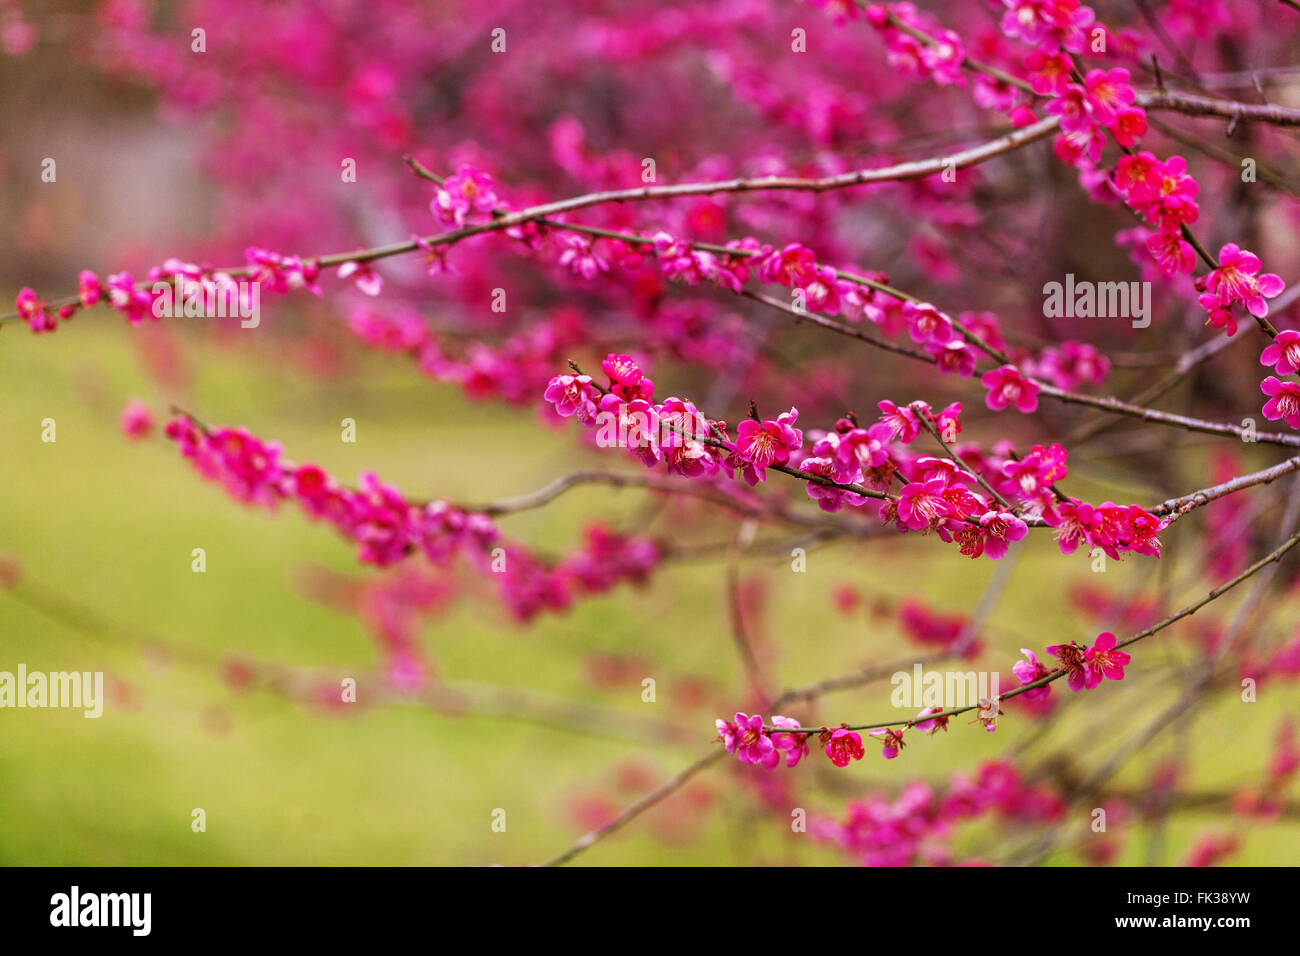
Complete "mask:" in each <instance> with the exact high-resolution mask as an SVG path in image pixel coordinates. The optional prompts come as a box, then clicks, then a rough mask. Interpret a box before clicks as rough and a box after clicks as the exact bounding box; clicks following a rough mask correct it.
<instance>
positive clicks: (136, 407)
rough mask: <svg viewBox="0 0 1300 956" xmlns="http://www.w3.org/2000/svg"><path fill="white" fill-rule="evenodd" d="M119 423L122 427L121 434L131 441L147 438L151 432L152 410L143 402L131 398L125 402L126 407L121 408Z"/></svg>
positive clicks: (152, 423)
mask: <svg viewBox="0 0 1300 956" xmlns="http://www.w3.org/2000/svg"><path fill="white" fill-rule="evenodd" d="M119 424H120V425H121V427H122V434H123V435H125V436H126V437H127V438H129V439H131V440H132V441H139V440H140V439H142V438H148V437H149V435H150V434H151V433H152V432H153V426H154V420H153V412H152V411H151V410H150V408H149V406H148V405H146V404H145V403H144V402H142V401H140V400H139V399H138V398H133V399H131V400H130V401H129V402H127V403H126V408H124V409H122V417H121V418H120V419H119Z"/></svg>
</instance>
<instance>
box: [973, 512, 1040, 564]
mask: <svg viewBox="0 0 1300 956" xmlns="http://www.w3.org/2000/svg"><path fill="white" fill-rule="evenodd" d="M980 527H981V528H983V529H984V553H985V554H987V555H988V556H989V557H990V558H992V559H993V560H994V561H996V560H998V559H999V558H1001V557H1004V556H1005V555H1006V553H1007V545H1008V544H1009V543H1012V542H1015V541H1019V540H1021V539H1022V538H1023V537H1024V536H1025V535H1026V534H1028V533H1029V526H1028V525H1026V524H1025V523H1024V521H1022V520H1021V519H1019V518H1017V517H1016V516H1015V515H1013V514H1011V513H1010V512H1009V511H989V512H986V513H985V514H984V515H983V516H982V517H981V518H980Z"/></svg>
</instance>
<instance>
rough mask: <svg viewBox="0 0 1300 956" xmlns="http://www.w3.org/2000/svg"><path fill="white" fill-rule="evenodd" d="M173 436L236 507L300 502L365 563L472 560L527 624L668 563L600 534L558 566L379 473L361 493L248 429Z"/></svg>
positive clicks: (630, 539)
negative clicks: (412, 497)
mask: <svg viewBox="0 0 1300 956" xmlns="http://www.w3.org/2000/svg"><path fill="white" fill-rule="evenodd" d="M166 434H167V437H168V438H170V439H171V440H172V441H174V442H176V444H177V445H178V446H179V448H180V450H181V454H182V455H184V456H185V457H186V458H188V459H189V460H190V462H191V463H192V464H193V465H194V467H195V468H196V469H197V470H198V471H199V473H200V474H201V475H203V476H204V477H205V478H207V479H209V480H211V481H215V482H218V483H220V484H222V485H224V486H225V488H226V490H227V491H228V492H229V493H230V494H231V495H232V496H233V497H235V498H236V499H238V500H240V501H242V502H245V503H247V504H257V505H262V506H265V507H268V508H275V507H277V506H278V505H279V504H280V503H282V502H284V501H289V500H293V501H295V502H297V504H298V506H299V507H300V508H301V509H302V510H303V512H304V513H306V514H307V515H308V516H309V517H311V518H313V519H317V520H323V521H325V522H328V523H329V524H331V525H332V526H333V527H334V528H335V529H336V530H337V531H338V532H339V533H340V534H341V535H343V536H344V537H346V538H348V539H349V540H351V541H353V542H354V543H355V544H356V546H357V556H358V560H360V561H361V562H362V563H365V564H371V565H375V566H377V567H390V566H392V565H394V564H397V563H398V562H400V561H402V560H404V559H405V558H407V557H408V556H410V555H412V554H415V553H423V554H424V556H425V557H426V558H427V559H428V560H429V561H431V562H432V563H434V564H435V565H438V566H445V565H447V564H448V563H450V562H451V561H452V559H454V558H456V557H460V556H463V557H467V558H469V559H470V560H471V561H473V562H475V563H476V564H477V565H478V566H479V567H480V568H481V569H484V570H487V571H491V572H492V574H493V576H494V577H495V578H496V579H497V581H498V583H499V586H500V593H501V599H502V602H503V604H504V605H505V607H506V609H507V610H508V611H509V612H510V613H511V614H512V616H514V617H515V618H516V619H518V620H520V621H527V620H530V619H532V618H533V617H534V616H536V615H537V614H538V613H540V612H542V611H547V610H549V611H563V610H566V609H567V608H568V607H569V606H570V605H571V604H572V601H573V597H574V594H575V593H577V594H597V593H601V592H603V591H607V590H609V589H611V588H613V587H614V586H615V585H617V584H619V583H620V582H623V581H631V582H634V583H641V582H644V581H645V580H646V578H647V576H648V575H649V573H650V571H651V570H652V569H653V568H654V567H655V566H657V564H658V563H659V560H660V558H661V551H660V548H659V546H658V545H657V544H655V543H654V542H653V541H651V540H649V539H647V538H643V537H638V536H624V535H620V534H615V533H614V532H612V531H610V530H608V529H606V528H603V527H600V526H593V527H591V528H589V529H588V532H587V540H586V542H585V544H584V546H583V547H582V548H581V549H579V550H578V551H577V552H575V553H574V554H571V555H569V556H567V557H565V558H563V559H561V560H559V561H558V562H555V563H554V564H550V563H548V562H546V561H543V560H542V559H541V558H539V557H537V556H536V555H534V554H533V553H532V552H531V551H530V550H529V549H528V548H526V547H524V546H523V545H520V544H516V543H512V542H507V541H505V540H504V539H502V537H501V535H500V532H499V530H498V529H497V527H496V525H495V524H494V523H493V522H492V520H491V519H490V518H488V517H487V516H486V515H483V514H481V513H478V512H474V511H465V510H463V509H460V508H457V507H455V506H454V505H451V504H448V503H447V502H445V501H434V502H430V503H427V504H426V503H418V502H411V501H409V500H407V499H406V498H405V497H404V496H403V495H402V493H401V492H400V491H399V490H398V489H397V488H395V487H393V486H391V485H388V484H385V483H383V482H382V481H380V479H379V478H378V477H377V476H376V475H375V474H373V473H371V472H366V473H364V474H362V476H361V480H360V487H359V488H357V489H353V488H348V487H345V486H343V485H341V484H340V483H339V482H338V481H337V480H336V479H334V478H333V477H332V476H331V475H330V474H328V473H327V472H326V471H325V470H324V469H322V468H320V467H319V466H317V465H313V464H306V465H297V464H294V463H293V462H291V461H289V460H287V459H285V458H284V457H282V455H281V448H280V446H279V445H278V444H277V443H274V442H264V441H262V440H261V439H259V438H257V437H256V436H254V435H252V434H250V433H249V432H248V431H247V430H245V429H242V428H226V427H222V428H215V429H204V428H201V427H199V426H198V425H196V424H195V423H194V422H193V421H192V420H191V419H189V418H188V417H184V416H180V417H177V418H174V419H172V420H171V421H170V422H168V424H167V428H166Z"/></svg>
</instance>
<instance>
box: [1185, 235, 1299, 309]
mask: <svg viewBox="0 0 1300 956" xmlns="http://www.w3.org/2000/svg"><path fill="white" fill-rule="evenodd" d="M1259 270H1260V262H1259V257H1258V256H1256V255H1254V254H1253V253H1250V252H1247V251H1246V250H1244V249H1242V248H1240V247H1239V246H1238V245H1237V244H1236V243H1233V242H1230V243H1228V244H1227V245H1225V246H1223V247H1222V248H1221V249H1220V250H1219V267H1218V268H1217V269H1214V270H1212V271H1211V272H1210V274H1209V275H1208V276H1207V277H1206V281H1205V288H1206V289H1207V290H1208V291H1209V292H1211V293H1213V294H1214V295H1216V296H1217V297H1218V300H1219V303H1220V304H1221V305H1225V306H1226V305H1231V304H1232V303H1233V302H1240V303H1241V304H1242V305H1244V306H1245V307H1246V311H1247V312H1249V313H1250V314H1251V315H1253V316H1255V318H1257V319H1262V318H1264V316H1266V315H1268V302H1267V301H1266V300H1268V299H1272V298H1275V297H1276V296H1278V295H1281V293H1282V290H1283V289H1285V288H1286V284H1285V283H1284V282H1283V281H1282V279H1281V277H1280V276H1277V275H1274V274H1273V273H1271V272H1270V273H1266V274H1264V275H1259Z"/></svg>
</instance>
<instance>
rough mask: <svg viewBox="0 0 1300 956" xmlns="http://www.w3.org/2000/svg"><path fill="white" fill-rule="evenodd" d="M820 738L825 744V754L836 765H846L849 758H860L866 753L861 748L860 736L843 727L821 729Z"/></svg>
mask: <svg viewBox="0 0 1300 956" xmlns="http://www.w3.org/2000/svg"><path fill="white" fill-rule="evenodd" d="M821 739H822V741H823V742H824V743H825V744H826V756H828V757H830V758H831V763H833V764H835V766H837V767H847V766H848V765H849V761H850V760H861V759H862V757H863V755H864V754H865V753H866V751H865V750H863V749H862V736H861V735H860V734H856V733H854V732H853V731H851V730H847V729H846V728H844V727H839V728H836V729H835V730H833V731H829V732H827V731H822V734H821Z"/></svg>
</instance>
